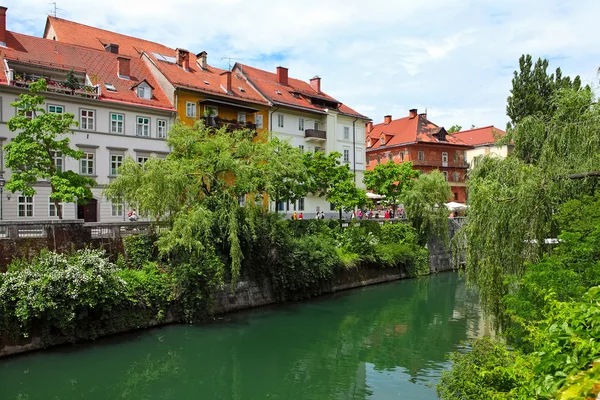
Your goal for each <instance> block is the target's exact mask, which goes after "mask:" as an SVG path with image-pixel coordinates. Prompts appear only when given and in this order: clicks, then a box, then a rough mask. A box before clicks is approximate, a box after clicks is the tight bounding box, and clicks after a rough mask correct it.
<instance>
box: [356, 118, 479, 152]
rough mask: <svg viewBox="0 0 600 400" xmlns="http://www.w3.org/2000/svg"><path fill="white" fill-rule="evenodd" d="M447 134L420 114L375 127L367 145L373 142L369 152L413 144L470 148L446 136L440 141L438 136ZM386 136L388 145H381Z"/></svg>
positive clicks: (369, 135) (368, 149)
mask: <svg viewBox="0 0 600 400" xmlns="http://www.w3.org/2000/svg"><path fill="white" fill-rule="evenodd" d="M438 133H442V134H445V133H446V131H445V129H444V128H443V127H439V126H437V125H436V124H434V123H433V122H431V121H429V120H428V119H427V116H426V115H425V114H419V115H417V116H415V117H413V118H411V117H405V118H399V119H395V120H393V121H391V122H390V123H389V124H385V123H381V124H377V125H373V130H372V131H371V132H367V144H368V141H369V139H370V140H371V146H370V147H368V148H367V151H373V150H377V149H380V148H381V149H383V148H388V147H390V146H395V145H405V144H411V143H439V144H445V145H451V146H462V147H470V146H469V145H467V144H465V143H463V142H462V141H461V140H459V139H457V138H455V137H453V136H451V135H449V134H446V140H445V141H444V140H440V139H439V138H438V137H436V135H437V134H438ZM382 134H385V136H386V139H385V141H386V143H385V145H383V146H382V145H381V135H382Z"/></svg>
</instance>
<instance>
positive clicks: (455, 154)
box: [452, 152, 458, 162]
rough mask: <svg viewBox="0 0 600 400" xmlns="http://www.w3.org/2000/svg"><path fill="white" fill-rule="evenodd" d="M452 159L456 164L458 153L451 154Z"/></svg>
mask: <svg viewBox="0 0 600 400" xmlns="http://www.w3.org/2000/svg"><path fill="white" fill-rule="evenodd" d="M452 159H453V160H454V162H457V161H458V153H456V152H455V153H454V154H453V158H452Z"/></svg>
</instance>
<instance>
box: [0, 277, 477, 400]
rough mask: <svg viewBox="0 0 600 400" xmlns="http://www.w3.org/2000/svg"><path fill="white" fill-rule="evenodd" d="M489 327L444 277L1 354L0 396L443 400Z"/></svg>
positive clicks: (454, 281)
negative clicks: (449, 373)
mask: <svg viewBox="0 0 600 400" xmlns="http://www.w3.org/2000/svg"><path fill="white" fill-rule="evenodd" d="M484 329H485V328H484V323H483V322H482V320H481V318H480V313H479V307H478V299H477V296H476V295H475V294H473V293H470V292H469V291H467V290H466V288H465V284H464V281H463V280H462V279H461V278H460V277H459V276H458V275H457V274H454V273H444V274H439V275H436V276H431V277H426V278H422V279H411V280H404V281H398V282H393V283H388V284H382V285H376V286H370V287H365V288H362V289H357V290H353V291H347V292H342V293H338V294H335V295H331V296H325V297H320V298H318V299H315V300H311V301H305V302H301V303H294V304H288V305H280V306H273V307H268V308H262V309H258V310H252V311H248V312H243V313H238V314H234V315H229V316H226V317H224V318H222V319H218V320H216V321H215V322H214V323H210V324H203V325H196V326H190V325H172V326H167V327H163V328H158V329H154V330H147V331H140V332H134V333H132V334H128V335H121V336H116V337H113V338H108V339H104V340H97V341H96V342H93V343H91V344H85V345H76V346H67V347H60V348H56V349H51V350H46V351H44V352H36V353H31V354H28V355H24V356H18V357H13V358H8V359H5V360H0V399H1V400H8V399H28V400H33V399H44V400H46V399H52V400H54V399H102V400H104V399H178V400H179V399H244V400H245V399H250V400H254V399H257V400H260V399H285V400H287V399H435V398H436V395H435V384H436V383H437V382H438V380H439V377H440V374H441V371H443V370H444V369H446V368H448V367H449V363H448V361H447V360H446V356H447V354H448V353H449V352H451V351H453V350H456V349H457V348H459V347H460V343H461V341H463V340H465V339H467V338H471V337H475V336H479V335H481V334H483V330H484Z"/></svg>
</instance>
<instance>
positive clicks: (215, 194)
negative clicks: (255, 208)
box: [105, 124, 302, 285]
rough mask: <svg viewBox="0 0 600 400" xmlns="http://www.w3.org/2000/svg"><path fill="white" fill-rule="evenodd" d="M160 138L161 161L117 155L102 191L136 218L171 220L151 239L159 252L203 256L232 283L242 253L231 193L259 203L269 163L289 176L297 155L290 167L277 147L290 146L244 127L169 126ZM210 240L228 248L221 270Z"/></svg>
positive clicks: (178, 257) (180, 257)
mask: <svg viewBox="0 0 600 400" xmlns="http://www.w3.org/2000/svg"><path fill="white" fill-rule="evenodd" d="M167 142H168V145H169V147H170V148H171V153H170V154H169V155H168V156H167V157H166V159H158V158H151V159H150V160H148V161H147V162H146V163H145V164H144V165H143V166H141V165H139V164H138V163H136V162H135V161H134V160H133V159H127V160H125V162H124V163H123V165H122V167H121V168H120V170H119V176H118V177H117V178H116V179H115V180H114V181H113V182H112V183H111V184H110V185H109V186H108V188H107V189H106V191H105V194H106V197H107V198H108V199H109V200H111V201H113V202H126V203H127V204H129V205H131V206H132V207H135V208H137V209H138V211H139V214H140V215H142V216H147V217H150V218H153V219H157V220H159V219H160V220H163V221H164V220H168V221H169V222H171V229H170V230H168V231H167V232H165V233H163V234H162V235H161V237H160V238H159V241H158V247H159V250H160V252H161V254H162V255H163V256H166V257H169V258H171V259H172V260H173V261H175V262H176V263H177V262H195V263H196V264H198V263H202V262H207V263H208V264H210V265H212V268H213V270H214V269H216V270H218V275H219V276H221V277H222V276H223V275H224V274H225V273H227V272H229V273H230V277H231V282H232V285H233V284H234V283H235V282H236V280H237V278H238V277H239V274H240V266H241V262H242V257H243V255H242V251H241V247H240V237H239V236H240V235H239V232H238V230H239V226H240V224H239V222H240V221H239V215H240V213H239V212H238V211H239V206H240V205H239V199H240V198H244V197H248V198H251V197H253V196H255V197H256V200H257V202H258V203H261V200H262V194H261V193H262V192H263V191H264V190H265V188H271V186H272V185H273V182H270V181H267V176H268V174H265V168H266V166H267V165H269V162H276V161H277V160H276V158H278V157H279V158H280V157H284V158H285V160H286V163H278V165H280V167H281V169H282V170H283V169H286V168H287V169H289V170H290V171H291V172H290V174H291V175H294V174H297V171H298V169H299V168H302V163H301V160H300V157H299V155H296V157H295V159H296V160H297V164H298V165H292V164H293V163H290V162H289V159H290V157H289V154H287V153H286V152H284V151H282V149H287V150H288V151H291V150H290V148H289V146H288V147H286V146H282V145H281V143H271V142H266V141H264V140H261V139H260V138H255V137H254V132H252V131H250V130H238V131H234V132H226V131H225V130H224V129H221V130H214V129H212V128H207V127H205V126H204V125H201V124H200V125H196V126H194V127H191V126H186V125H181V124H176V125H174V126H173V128H172V129H171V131H170V133H169V137H168V139H167ZM273 146H278V150H279V151H274V148H273ZM294 150H295V149H294ZM284 165H285V166H286V167H285V168H284V167H283V166H284ZM284 172H285V171H279V173H280V174H284ZM273 190H274V189H273ZM292 195H294V194H292ZM248 203H249V206H252V205H254V204H255V202H254V201H249V202H248ZM217 246H221V247H222V249H221V250H225V251H226V252H228V254H229V264H230V270H229V271H226V270H225V265H224V264H223V263H222V262H220V261H218V260H219V258H218V257H217V252H216V247H217ZM220 253H223V251H221V252H220ZM190 257H192V259H195V260H196V261H190ZM194 257H195V258H194ZM215 263H216V264H217V267H216V268H215V267H214V264H215Z"/></svg>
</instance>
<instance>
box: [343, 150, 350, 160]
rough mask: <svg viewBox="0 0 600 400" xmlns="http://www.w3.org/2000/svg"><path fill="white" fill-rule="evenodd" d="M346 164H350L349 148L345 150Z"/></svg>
mask: <svg viewBox="0 0 600 400" xmlns="http://www.w3.org/2000/svg"><path fill="white" fill-rule="evenodd" d="M344 162H345V163H349V162H350V149H348V148H344Z"/></svg>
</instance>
